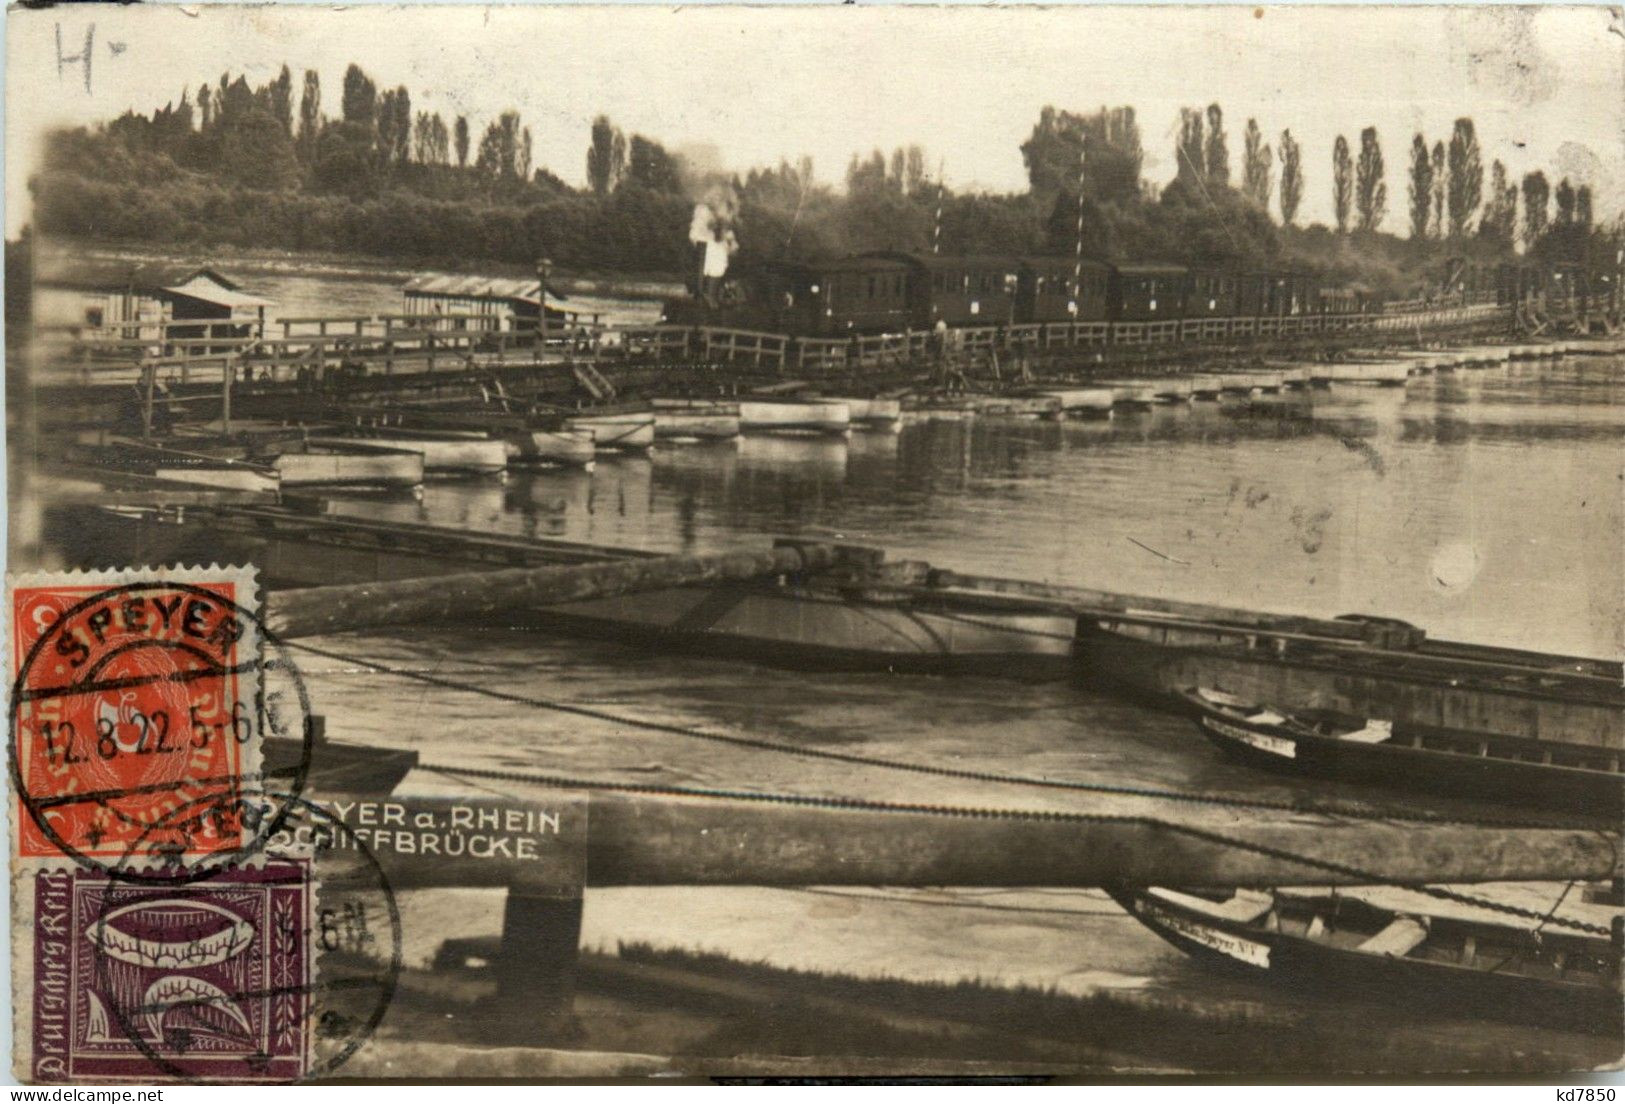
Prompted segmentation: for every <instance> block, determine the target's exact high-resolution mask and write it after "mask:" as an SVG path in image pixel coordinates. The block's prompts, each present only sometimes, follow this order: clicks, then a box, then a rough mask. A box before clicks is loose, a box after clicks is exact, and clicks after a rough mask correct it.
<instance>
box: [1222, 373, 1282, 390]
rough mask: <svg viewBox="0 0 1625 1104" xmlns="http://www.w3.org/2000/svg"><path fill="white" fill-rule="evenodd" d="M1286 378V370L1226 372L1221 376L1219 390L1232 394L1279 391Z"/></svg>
mask: <svg viewBox="0 0 1625 1104" xmlns="http://www.w3.org/2000/svg"><path fill="white" fill-rule="evenodd" d="M1285 380H1286V373H1285V372H1277V371H1258V372H1226V373H1224V374H1223V375H1221V376H1220V377H1219V390H1221V391H1224V392H1226V393H1228V394H1232V395H1250V394H1252V393H1253V392H1254V391H1258V392H1261V393H1264V394H1268V393H1270V392H1272V391H1279V390H1280V389H1281V386H1282V384H1283V383H1284V382H1285Z"/></svg>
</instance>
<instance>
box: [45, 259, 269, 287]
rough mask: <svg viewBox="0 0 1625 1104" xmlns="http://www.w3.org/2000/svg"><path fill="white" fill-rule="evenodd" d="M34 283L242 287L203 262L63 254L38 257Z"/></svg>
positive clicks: (71, 285)
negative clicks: (134, 260)
mask: <svg viewBox="0 0 1625 1104" xmlns="http://www.w3.org/2000/svg"><path fill="white" fill-rule="evenodd" d="M34 282H35V283H36V284H41V285H44V286H46V287H59V288H76V289H83V290H85V291H123V290H125V289H127V288H132V287H133V288H135V289H136V290H137V291H143V292H156V291H161V290H164V289H166V288H172V287H180V286H183V285H186V284H191V283H194V282H200V283H199V286H200V287H201V286H202V284H204V283H206V284H211V285H213V286H214V287H216V288H219V289H222V290H225V291H240V290H241V289H242V285H241V284H240V283H238V282H237V281H236V280H234V279H232V278H231V277H229V276H226V275H225V274H223V273H222V272H221V271H220V270H219V269H216V268H212V267H210V266H208V265H204V264H198V263H170V262H151V261H148V262H130V261H120V260H112V259H103V258H82V257H69V256H65V255H62V254H57V255H55V256H43V257H40V258H39V259H38V260H37V261H36V263H35V268H34Z"/></svg>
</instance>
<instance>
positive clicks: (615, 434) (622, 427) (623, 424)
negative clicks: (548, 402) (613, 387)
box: [564, 411, 655, 452]
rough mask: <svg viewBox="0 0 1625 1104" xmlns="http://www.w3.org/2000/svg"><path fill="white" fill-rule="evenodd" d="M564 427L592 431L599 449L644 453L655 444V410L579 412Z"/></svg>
mask: <svg viewBox="0 0 1625 1104" xmlns="http://www.w3.org/2000/svg"><path fill="white" fill-rule="evenodd" d="M564 428H565V429H566V430H568V431H572V432H577V433H591V434H592V435H593V445H594V447H595V448H596V449H597V450H598V451H599V452H643V451H646V450H648V449H650V448H653V447H654V443H655V416H654V413H653V412H652V411H641V412H640V411H629V412H626V413H618V414H608V413H604V414H576V415H572V416H571V417H568V418H565V419H564Z"/></svg>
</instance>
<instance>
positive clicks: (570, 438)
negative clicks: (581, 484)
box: [503, 429, 598, 468]
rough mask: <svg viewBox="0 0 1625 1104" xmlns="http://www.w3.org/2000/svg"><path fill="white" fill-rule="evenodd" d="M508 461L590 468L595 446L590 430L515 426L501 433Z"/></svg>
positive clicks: (596, 449) (596, 448) (595, 453)
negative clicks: (513, 428)
mask: <svg viewBox="0 0 1625 1104" xmlns="http://www.w3.org/2000/svg"><path fill="white" fill-rule="evenodd" d="M503 441H504V442H505V443H506V445H507V449H508V461H509V463H518V464H564V465H567V466H570V467H578V468H590V467H592V465H593V458H594V457H595V456H597V455H598V446H597V444H596V443H595V442H594V439H593V434H592V432H591V431H590V430H568V429H561V430H553V429H516V430H510V431H508V432H507V433H505V434H504V435H503Z"/></svg>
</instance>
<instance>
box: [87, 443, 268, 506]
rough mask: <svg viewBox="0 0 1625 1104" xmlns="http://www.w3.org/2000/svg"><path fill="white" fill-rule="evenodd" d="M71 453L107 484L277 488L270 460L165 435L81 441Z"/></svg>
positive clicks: (251, 491) (259, 491) (251, 490)
mask: <svg viewBox="0 0 1625 1104" xmlns="http://www.w3.org/2000/svg"><path fill="white" fill-rule="evenodd" d="M186 443H187V444H192V443H193V442H186ZM199 444H200V446H201V443H199ZM201 447H207V446H201ZM237 451H240V450H237ZM74 456H75V458H76V460H77V461H79V462H82V463H83V464H84V465H85V467H86V468H87V469H89V471H90V472H91V473H93V474H94V477H95V478H97V479H98V480H99V481H102V482H104V483H108V484H119V485H123V486H130V485H139V486H143V487H147V486H152V485H154V483H156V484H158V485H164V486H173V487H174V488H175V489H177V490H179V489H183V488H189V489H193V490H199V489H207V490H223V491H244V492H247V493H249V494H263V495H268V496H274V495H276V493H277V492H278V491H279V490H280V488H281V481H280V480H279V479H278V478H277V473H276V471H275V470H274V469H273V468H272V467H271V466H270V465H268V464H262V463H255V462H252V461H249V460H246V459H242V458H240V457H239V456H235V455H218V454H216V453H213V452H203V451H197V450H196V449H193V448H181V447H179V446H178V445H177V444H175V443H171V442H168V441H166V442H164V443H162V444H156V443H152V442H147V441H135V440H126V439H114V440H112V441H111V442H109V443H107V444H96V443H93V442H90V441H85V442H80V443H78V444H77V445H76V446H75V448H74Z"/></svg>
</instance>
